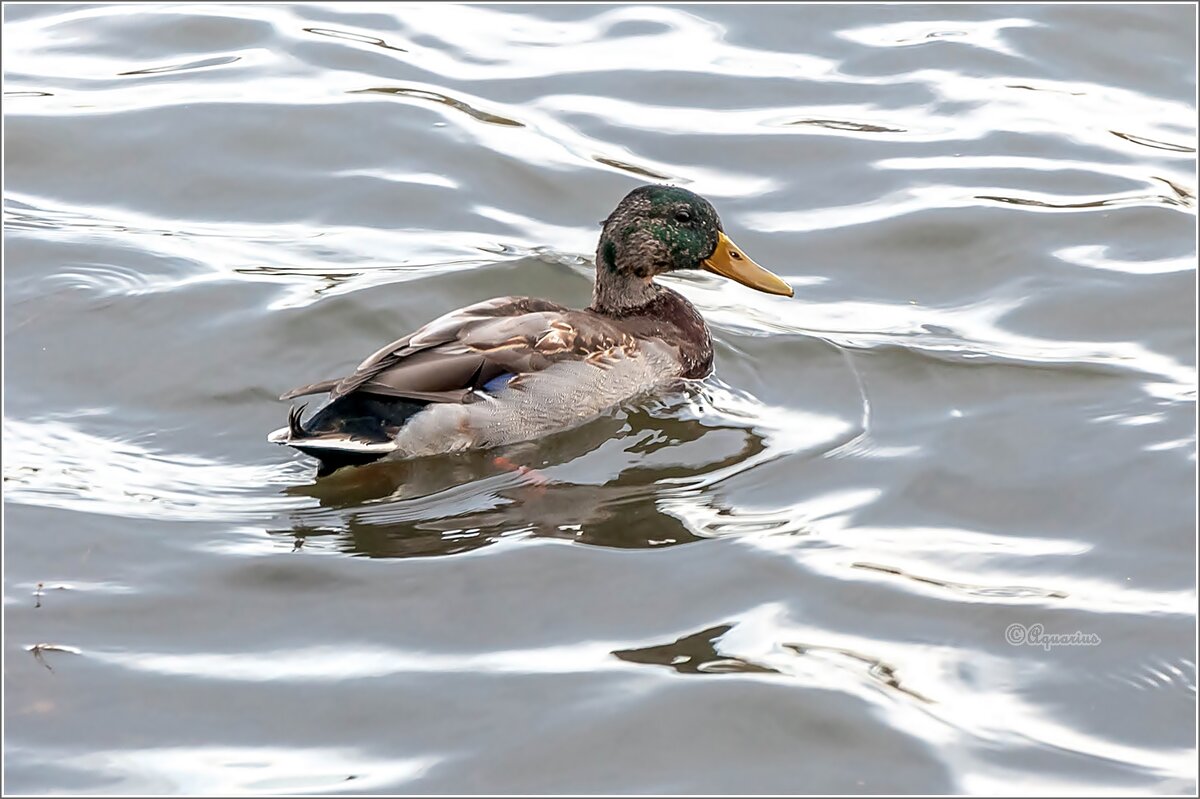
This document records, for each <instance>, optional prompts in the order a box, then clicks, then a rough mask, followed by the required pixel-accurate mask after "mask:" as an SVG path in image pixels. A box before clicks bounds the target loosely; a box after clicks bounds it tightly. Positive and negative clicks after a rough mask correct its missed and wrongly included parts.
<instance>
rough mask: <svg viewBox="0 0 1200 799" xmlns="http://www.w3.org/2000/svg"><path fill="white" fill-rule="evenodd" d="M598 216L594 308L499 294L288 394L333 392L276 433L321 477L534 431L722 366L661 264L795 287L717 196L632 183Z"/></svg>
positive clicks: (764, 286) (507, 440) (776, 288)
mask: <svg viewBox="0 0 1200 799" xmlns="http://www.w3.org/2000/svg"><path fill="white" fill-rule="evenodd" d="M601 224H602V225H603V227H602V229H601V232H600V241H599V244H598V246H597V248H596V283H595V288H594V289H593V293H592V302H591V304H590V305H589V306H588V307H587V308H582V309H571V308H567V307H565V306H562V305H559V304H558V303H555V302H552V301H550V300H545V299H539V298H536V297H499V298H496V299H490V300H484V301H483V302H479V303H476V304H474V305H468V306H467V307H465V308H460V309H458V310H456V311H451V312H450V313H448V314H446V315H444V316H442V317H439V318H438V319H435V320H433V321H432V322H430V323H429V324H427V325H425V326H424V327H422V328H420V329H419V330H417V331H415V332H413V333H410V334H409V335H407V336H404V337H403V338H400V339H397V340H396V341H393V342H391V343H390V344H387V345H385V346H383V347H380V348H379V349H378V350H376V351H375V352H373V353H372V354H371V355H369V356H368V357H367V358H366V359H365V360H364V361H363V362H362V363H360V364H359V365H358V368H356V369H355V370H354V372H353V373H351V374H349V375H346V376H345V377H339V378H334V379H332V380H323V381H321V382H319V383H313V384H311V385H306V386H301V387H300V388H294V389H292V390H291V391H288V392H286V393H284V394H283V395H282V396H281V397H280V399H282V400H290V399H293V398H295V397H301V396H306V395H310V394H325V393H327V394H328V395H329V396H328V401H327V402H326V403H325V404H324V405H323V406H322V407H321V408H320V409H319V410H317V411H316V412H315V413H314V414H313V415H312V416H311V417H310V418H308V419H307V420H305V419H304V418H303V411H304V406H303V405H302V406H300V407H299V408H295V407H293V409H292V410H291V412H290V413H289V415H288V424H287V426H286V427H283V428H280V429H279V430H276V431H275V432H273V433H271V434H270V435H269V436H268V437H267V440H268V441H271V442H274V443H277V444H286V445H287V446H290V447H295V448H296V449H298V450H300V451H301V452H304V453H306V454H308V455H311V456H313V457H315V458H317V459H318V461H320V466H319V469H318V472H317V474H318V476H321V475H325V474H328V473H330V472H332V471H334V470H336V469H338V468H341V467H342V466H353V465H360V464H364V463H369V462H371V461H375V460H379V459H381V458H387V459H407V458H416V457H421V456H426V455H436V454H445V453H453V452H462V451H465V450H472V449H485V448H491V447H498V446H503V445H507V444H514V443H517V442H522V441H530V440H533V439H536V438H539V437H541V436H543V435H546V434H549V433H552V432H555V431H558V430H563V429H566V428H569V427H573V426H575V425H577V424H580V423H582V422H585V421H587V420H589V419H592V418H594V417H596V416H599V415H600V414H602V413H604V412H605V411H607V410H609V409H611V408H614V407H616V406H618V405H621V404H622V403H624V402H627V401H629V400H631V399H634V398H637V397H639V396H644V395H648V394H651V393H653V392H655V391H659V390H662V389H664V388H666V387H667V386H669V385H670V384H672V383H674V382H676V381H678V380H680V379H696V378H702V377H705V376H706V375H708V374H709V373H710V372H711V371H712V366H713V347H712V336H711V334H710V333H709V331H708V326H707V325H705V323H704V319H703V318H702V317H701V316H700V314H699V313H698V312H697V311H696V309H695V307H693V306H692V304H691V303H690V302H688V301H687V300H686V299H685V298H684V297H683V296H682V295H680V294H679V293H678V292H675V291H673V290H671V289H669V288H667V287H666V286H662V285H660V284H658V283H656V282H654V276H655V275H663V274H669V273H671V272H676V271H678V270H683V269H704V270H708V271H710V272H715V273H717V274H719V275H723V276H725V277H727V278H731V279H733V280H735V281H737V282H738V283H741V284H743V285H745V286H749V287H750V288H754V289H757V290H759V291H764V292H767V293H768V294H781V295H784V296H788V297H791V296H792V289H791V287H790V286H789V285H788V284H787V283H785V282H784V281H783V280H782V279H781V278H779V277H778V276H776V275H774V274H772V273H771V272H768V271H767V270H766V269H764V268H762V267H761V266H759V265H758V264H756V263H754V261H752V260H751V259H750V258H749V257H747V256H746V255H744V254H743V253H742V251H741V250H740V249H739V248H738V247H737V246H736V245H735V244H734V243H733V242H732V241H731V240H730V239H729V237H728V236H726V235H725V232H724V228H723V227H722V225H721V219H720V217H719V216H718V215H717V212H716V209H714V208H713V206H712V204H711V203H709V202H708V201H707V200H705V199H704V198H703V197H701V196H699V195H698V194H695V193H693V192H691V191H688V190H687V189H683V188H679V187H677V186H666V185H658V184H655V185H647V186H641V187H639V188H636V189H634V190H633V191H631V192H630V193H629V194H628V195H626V196H625V198H624V199H622V200H621V202H620V203H619V204H618V205H617V207H616V210H614V211H613V212H612V214H610V215H609V217H608V218H607V219H605V220H604V221H603V222H602V223H601Z"/></svg>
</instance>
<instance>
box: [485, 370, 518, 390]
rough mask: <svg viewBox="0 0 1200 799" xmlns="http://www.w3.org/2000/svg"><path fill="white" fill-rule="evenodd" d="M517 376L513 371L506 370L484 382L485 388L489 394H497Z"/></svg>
mask: <svg viewBox="0 0 1200 799" xmlns="http://www.w3.org/2000/svg"><path fill="white" fill-rule="evenodd" d="M514 377H516V375H515V374H513V373H512V372H505V373H504V374H502V375H496V376H495V377H493V378H492V379H491V380H489V381H487V382H486V383H484V384H483V390H484V391H486V392H487V393H488V394H495V393H496V392H497V391H499V390H500V389H502V388H504V387H505V386H507V385H508V381H509V380H512V379H513V378H514Z"/></svg>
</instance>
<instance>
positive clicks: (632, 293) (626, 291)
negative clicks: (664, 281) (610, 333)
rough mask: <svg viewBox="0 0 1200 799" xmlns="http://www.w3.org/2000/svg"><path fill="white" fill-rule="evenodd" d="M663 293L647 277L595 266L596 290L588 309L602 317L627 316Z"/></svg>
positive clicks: (600, 265)
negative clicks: (600, 314) (602, 315)
mask: <svg viewBox="0 0 1200 799" xmlns="http://www.w3.org/2000/svg"><path fill="white" fill-rule="evenodd" d="M663 291H665V289H663V288H662V287H661V286H659V285H658V284H656V283H655V282H654V281H653V280H651V279H650V278H649V277H639V276H637V275H632V274H628V273H625V272H617V271H615V270H613V269H607V268H605V266H604V264H602V263H601V264H598V265H597V266H596V287H595V288H594V289H592V304H591V305H590V306H589V308H590V309H591V310H593V311H595V312H597V313H602V314H604V315H605V316H628V315H630V314H632V313H636V312H637V310H638V309H639V308H644V307H645V306H647V305H649V304H650V303H652V302H654V300H656V299H658V297H659V296H661V295H662V293H663Z"/></svg>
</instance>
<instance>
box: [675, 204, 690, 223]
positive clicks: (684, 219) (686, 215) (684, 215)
mask: <svg viewBox="0 0 1200 799" xmlns="http://www.w3.org/2000/svg"><path fill="white" fill-rule="evenodd" d="M675 221H676V222H681V223H683V224H685V225H686V224H687V223H688V222H691V221H692V212H691V211H689V210H688V209H686V208H680V209H679V210H678V211H676V212H675Z"/></svg>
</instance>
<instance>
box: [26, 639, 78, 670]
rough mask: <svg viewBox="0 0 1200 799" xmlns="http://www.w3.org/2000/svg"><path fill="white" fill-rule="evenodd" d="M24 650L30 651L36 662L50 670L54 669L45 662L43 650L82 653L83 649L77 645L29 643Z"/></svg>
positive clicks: (72, 653) (73, 653)
mask: <svg viewBox="0 0 1200 799" xmlns="http://www.w3.org/2000/svg"><path fill="white" fill-rule="evenodd" d="M25 651H26V652H32V653H33V657H34V658H35V659H36V660H37V662H38V663H41V664H42V665H43V666H45V667H46V668H47V669H49V670H50V671H54V668H53V667H52V666H51V665H50V664H49V663H47V662H46V657H45V655H44V653H45V652H66V653H68V654H71V655H81V654H83V651H82V650H81V649H79V648H78V647H74V646H63V645H62V644H30V645H29V646H27V647H25Z"/></svg>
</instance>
